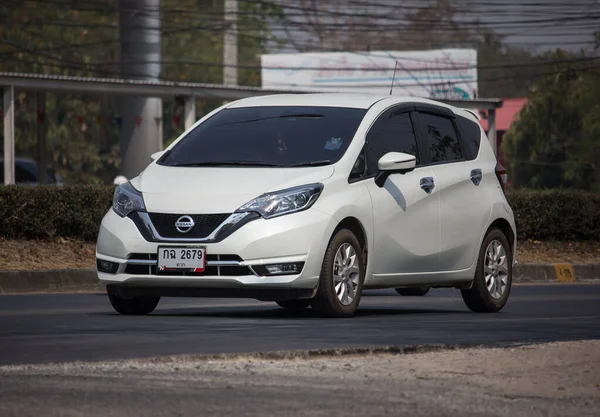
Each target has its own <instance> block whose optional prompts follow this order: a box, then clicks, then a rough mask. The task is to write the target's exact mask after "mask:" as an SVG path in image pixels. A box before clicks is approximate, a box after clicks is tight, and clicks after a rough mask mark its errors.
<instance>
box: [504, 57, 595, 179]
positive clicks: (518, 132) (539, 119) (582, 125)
mask: <svg viewBox="0 0 600 417" xmlns="http://www.w3.org/2000/svg"><path fill="white" fill-rule="evenodd" d="M554 58H555V59H557V60H563V63H562V64H555V65H554V71H553V74H551V75H548V76H546V77H544V78H543V79H542V80H540V82H539V83H538V84H536V86H535V87H534V88H533V89H532V90H531V93H530V94H529V97H528V99H529V100H528V104H527V105H526V106H525V107H524V108H523V110H522V111H521V112H520V114H519V118H518V120H517V121H515V122H514V123H513V124H512V126H511V128H510V130H509V131H508V133H507V134H506V136H505V138H504V140H503V144H502V152H503V154H504V155H505V156H506V159H507V160H508V166H507V168H508V173H509V178H510V179H511V181H512V183H513V185H514V186H515V187H529V188H553V187H574V188H578V189H584V190H592V191H599V190H600V172H599V171H598V169H597V167H598V166H599V164H600V117H598V114H600V72H598V71H597V69H595V67H594V65H595V64H594V62H593V61H590V62H571V63H564V60H565V59H569V58H570V59H572V58H573V56H570V55H567V54H565V53H563V52H558V53H557V54H556V56H555V57H554Z"/></svg>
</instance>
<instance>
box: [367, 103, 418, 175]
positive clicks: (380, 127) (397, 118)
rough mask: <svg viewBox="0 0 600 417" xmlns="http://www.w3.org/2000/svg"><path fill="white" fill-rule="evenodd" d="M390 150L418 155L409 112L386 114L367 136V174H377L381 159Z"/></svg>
mask: <svg viewBox="0 0 600 417" xmlns="http://www.w3.org/2000/svg"><path fill="white" fill-rule="evenodd" d="M388 152H403V153H408V154H411V155H414V156H416V157H417V165H419V163H420V161H419V152H418V148H417V139H416V137H415V130H414V128H413V123H412V120H411V117H410V113H409V112H406V111H405V112H396V113H393V112H392V113H391V114H388V115H384V116H383V118H382V119H380V120H378V121H377V122H376V124H375V125H374V126H373V129H371V131H370V132H369V134H368V136H367V176H372V175H375V174H377V171H378V170H379V168H378V165H377V163H378V161H379V159H380V158H381V157H382V156H383V155H385V154H386V153H388Z"/></svg>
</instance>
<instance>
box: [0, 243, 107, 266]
mask: <svg viewBox="0 0 600 417" xmlns="http://www.w3.org/2000/svg"><path fill="white" fill-rule="evenodd" d="M95 267H96V245H95V244H94V243H87V242H82V241H79V240H65V239H58V240H55V241H37V240H5V239H0V270H36V269H80V268H95Z"/></svg>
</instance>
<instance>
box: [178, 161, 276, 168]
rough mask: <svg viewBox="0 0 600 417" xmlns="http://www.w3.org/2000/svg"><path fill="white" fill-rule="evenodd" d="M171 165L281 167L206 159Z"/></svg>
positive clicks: (255, 162) (263, 163)
mask: <svg viewBox="0 0 600 417" xmlns="http://www.w3.org/2000/svg"><path fill="white" fill-rule="evenodd" d="M170 166H172V167H223V166H254V167H281V165H278V164H271V163H268V162H259V161H206V162H189V163H182V164H172V165H170Z"/></svg>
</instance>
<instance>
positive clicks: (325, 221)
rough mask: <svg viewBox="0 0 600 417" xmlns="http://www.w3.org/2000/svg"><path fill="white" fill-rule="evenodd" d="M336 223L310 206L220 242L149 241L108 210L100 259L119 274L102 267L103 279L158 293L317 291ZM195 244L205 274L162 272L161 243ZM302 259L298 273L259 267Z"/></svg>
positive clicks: (99, 246) (243, 229)
mask: <svg viewBox="0 0 600 417" xmlns="http://www.w3.org/2000/svg"><path fill="white" fill-rule="evenodd" d="M336 226H337V222H336V221H335V220H334V219H333V218H332V217H331V216H329V215H327V214H325V213H323V212H320V211H318V210H316V209H314V208H311V209H309V210H306V211H302V212H298V213H293V214H290V215H285V216H281V217H277V218H273V219H268V220H265V219H262V218H259V219H256V220H253V221H251V222H249V223H247V224H244V225H243V226H242V227H241V228H240V229H238V230H236V231H235V232H233V233H232V234H231V235H229V236H228V237H226V238H225V239H224V240H222V241H220V242H214V243H208V242H200V241H199V242H197V243H195V242H185V243H171V242H150V241H148V240H146V239H145V238H144V236H143V235H142V233H140V230H139V229H138V226H136V224H135V223H134V222H133V221H132V220H131V219H130V218H128V217H120V216H119V215H117V214H116V213H115V212H114V211H113V210H109V212H108V213H107V214H106V215H105V216H104V218H103V220H102V224H101V226H100V232H99V235H98V242H97V245H96V258H97V260H98V261H109V262H111V263H113V264H115V271H114V272H115V273H108V272H101V271H98V278H99V280H100V282H101V283H104V284H107V285H111V287H113V288H114V287H123V288H125V287H127V288H129V289H131V290H133V289H134V288H137V289H139V290H140V291H142V290H143V291H147V292H152V293H154V294H155V295H160V294H161V293H162V294H164V295H169V294H171V295H180V296H185V295H189V296H199V295H207V296H210V295H209V294H212V293H214V294H218V293H219V291H220V290H225V292H227V291H228V292H230V293H231V294H233V295H234V296H236V295H235V294H237V293H238V292H240V291H241V290H244V289H245V290H248V294H250V295H249V296H250V297H252V298H260V297H259V296H256V294H255V293H254V291H256V290H264V291H265V295H266V294H267V293H268V292H269V291H277V290H289V289H302V290H311V291H312V290H314V288H315V287H316V285H317V282H318V279H319V275H320V270H321V264H322V262H323V257H324V254H325V250H326V248H327V244H328V243H329V238H330V237H331V235H332V233H333V231H334V229H335V227H336ZM192 245H193V246H195V245H198V246H203V247H205V248H206V255H207V260H208V262H207V269H206V271H205V273H202V274H192V275H185V276H184V275H177V276H174V275H164V274H162V273H157V270H156V254H157V251H158V248H159V246H192ZM297 262H298V263H304V264H303V268H302V270H301V272H300V273H299V274H287V275H267V276H261V275H260V274H259V273H257V270H258V269H260V268H256V267H257V266H260V265H268V264H280V263H297ZM132 265H134V266H132ZM153 265H154V267H153ZM132 271H133V272H134V273H132ZM229 271H234V272H233V273H230V272H229ZM197 289H206V291H204V293H203V292H198V291H196V290H197ZM143 291H142V292H143ZM304 292H306V291H304ZM258 295H260V294H258ZM215 296H216V295H215ZM277 297H278V296H273V297H266V298H273V299H277ZM279 298H281V297H279ZM287 298H289V297H287Z"/></svg>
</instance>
